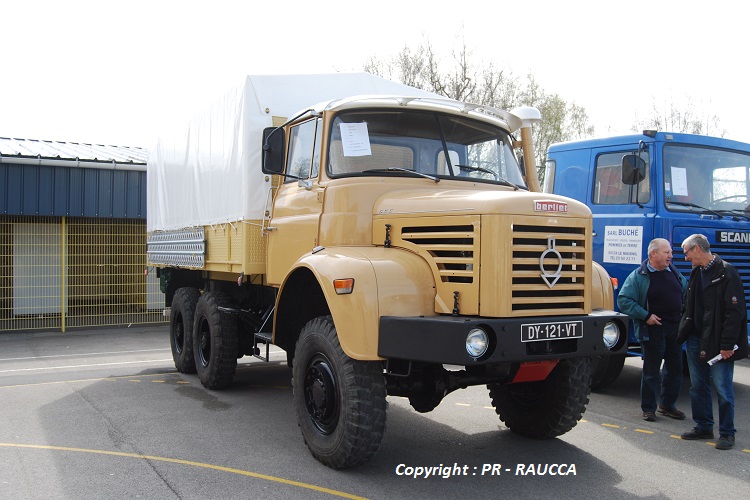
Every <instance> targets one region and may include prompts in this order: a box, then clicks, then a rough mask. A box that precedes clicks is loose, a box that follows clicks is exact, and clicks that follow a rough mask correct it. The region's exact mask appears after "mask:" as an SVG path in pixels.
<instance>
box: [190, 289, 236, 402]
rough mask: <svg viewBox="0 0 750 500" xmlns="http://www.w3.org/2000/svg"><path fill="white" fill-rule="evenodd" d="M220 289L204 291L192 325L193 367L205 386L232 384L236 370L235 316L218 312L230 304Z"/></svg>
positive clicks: (219, 386) (211, 387) (212, 387)
mask: <svg viewBox="0 0 750 500" xmlns="http://www.w3.org/2000/svg"><path fill="white" fill-rule="evenodd" d="M230 306H231V301H230V299H229V298H228V297H227V296H226V295H224V294H223V293H221V292H206V293H204V294H203V295H202V296H201V298H200V299H199V300H198V305H197V306H196V308H195V320H194V324H193V351H194V358H195V368H196V370H197V371H198V378H200V381H201V384H203V387H205V388H207V389H223V388H224V387H226V386H228V385H229V384H231V383H232V379H234V372H235V371H236V369H237V345H238V340H237V319H236V318H235V317H234V316H232V315H231V314H228V313H224V312H221V311H220V310H219V307H230Z"/></svg>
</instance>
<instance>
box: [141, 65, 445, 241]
mask: <svg viewBox="0 0 750 500" xmlns="http://www.w3.org/2000/svg"><path fill="white" fill-rule="evenodd" d="M355 95H398V96H430V97H438V96H436V95H435V94H431V93H429V92H425V91H422V90H419V89H415V88H413V87H409V86H406V85H403V84H400V83H396V82H392V81H389V80H386V79H383V78H380V77H378V76H374V75H371V74H368V73H334V74H317V75H315V74H312V75H260V76H247V77H246V78H245V80H244V82H242V83H241V85H239V86H237V87H236V88H235V89H234V90H232V91H231V92H229V93H227V94H226V95H225V96H224V97H223V98H222V99H220V100H218V101H216V102H215V103H213V104H212V105H211V106H210V107H209V108H208V109H206V110H204V111H203V112H201V113H199V114H198V115H196V116H195V117H193V119H192V120H191V121H190V122H189V123H187V124H186V126H185V127H184V128H183V129H182V130H179V131H177V132H176V133H173V134H172V135H168V136H164V137H161V138H159V140H158V142H157V144H156V147H155V148H154V149H153V150H152V151H151V154H150V156H149V159H148V176H147V213H148V216H147V219H148V220H147V226H148V231H149V232H150V231H156V230H172V229H182V228H186V227H194V226H207V225H216V224H222V223H227V222H235V221H244V220H259V219H262V218H263V214H264V212H265V210H266V208H267V200H268V196H269V193H268V191H269V190H270V184H271V183H270V182H269V181H267V180H265V177H266V176H265V175H264V174H263V173H262V172H261V147H262V138H263V129H264V128H266V127H270V126H272V117H273V116H278V117H285V118H291V117H292V116H294V115H295V114H296V113H298V112H300V111H302V110H304V109H305V108H307V107H310V106H312V105H315V104H318V103H320V102H324V101H328V100H332V99H339V98H345V97H351V96H355Z"/></svg>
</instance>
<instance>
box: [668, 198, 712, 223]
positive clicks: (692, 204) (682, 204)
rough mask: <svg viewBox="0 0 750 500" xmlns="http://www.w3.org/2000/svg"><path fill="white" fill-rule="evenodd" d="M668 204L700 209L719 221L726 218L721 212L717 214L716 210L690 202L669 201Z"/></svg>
mask: <svg viewBox="0 0 750 500" xmlns="http://www.w3.org/2000/svg"><path fill="white" fill-rule="evenodd" d="M667 203H669V204H670V205H680V206H683V207H693V208H700V209H701V210H703V211H705V212H708V213H710V214H711V215H715V216H716V217H718V218H719V219H723V218H724V216H723V215H721V214H720V213H719V212H716V211H715V210H711V209H710V208H706V207H702V206H700V205H696V204H695V203H690V202H689V201H671V200H668V201H667Z"/></svg>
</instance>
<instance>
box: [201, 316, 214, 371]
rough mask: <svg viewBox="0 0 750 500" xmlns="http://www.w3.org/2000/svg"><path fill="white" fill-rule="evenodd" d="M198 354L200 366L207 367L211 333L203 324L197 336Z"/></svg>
mask: <svg viewBox="0 0 750 500" xmlns="http://www.w3.org/2000/svg"><path fill="white" fill-rule="evenodd" d="M198 353H199V354H200V361H201V365H203V366H208V361H209V360H210V359H211V332H210V330H209V328H208V325H206V323H205V322H202V323H201V328H200V335H199V336H198Z"/></svg>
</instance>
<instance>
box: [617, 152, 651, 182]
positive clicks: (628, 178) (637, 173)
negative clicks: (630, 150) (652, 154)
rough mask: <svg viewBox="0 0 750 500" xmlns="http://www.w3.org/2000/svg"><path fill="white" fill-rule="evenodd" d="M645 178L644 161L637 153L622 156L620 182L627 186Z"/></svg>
mask: <svg viewBox="0 0 750 500" xmlns="http://www.w3.org/2000/svg"><path fill="white" fill-rule="evenodd" d="M645 178H646V161H645V160H644V159H643V158H641V157H640V156H638V155H635V154H629V155H625V156H623V157H622V183H623V184H625V185H628V186H632V185H635V184H638V183H639V182H641V181H642V180H643V179H645Z"/></svg>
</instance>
